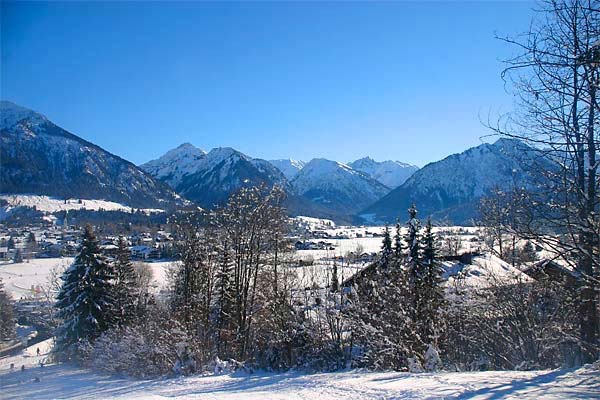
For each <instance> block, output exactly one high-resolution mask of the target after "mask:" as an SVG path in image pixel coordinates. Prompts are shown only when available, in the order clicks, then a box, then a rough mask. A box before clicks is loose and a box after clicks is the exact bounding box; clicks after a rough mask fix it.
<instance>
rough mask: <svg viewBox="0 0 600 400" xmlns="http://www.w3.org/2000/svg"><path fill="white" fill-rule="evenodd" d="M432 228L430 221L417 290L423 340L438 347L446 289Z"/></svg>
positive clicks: (424, 236)
mask: <svg viewBox="0 0 600 400" xmlns="http://www.w3.org/2000/svg"><path fill="white" fill-rule="evenodd" d="M432 228H433V227H432V225H431V219H428V220H427V225H426V226H425V233H424V234H423V261H422V264H423V274H422V277H421V282H420V284H419V285H418V286H417V288H418V290H419V291H420V293H419V294H418V296H419V298H420V310H419V311H420V324H419V325H420V328H421V329H420V330H421V338H422V339H423V340H424V341H425V342H426V343H428V344H432V345H434V346H437V339H438V337H439V335H440V332H441V331H442V329H443V326H442V324H443V318H442V308H443V306H444V289H443V287H442V269H441V268H440V264H439V262H438V261H437V260H436V255H437V247H436V238H435V234H434V233H433V229H432Z"/></svg>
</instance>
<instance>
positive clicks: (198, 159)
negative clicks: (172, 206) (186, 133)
mask: <svg viewBox="0 0 600 400" xmlns="http://www.w3.org/2000/svg"><path fill="white" fill-rule="evenodd" d="M141 167H142V168H143V169H145V170H146V171H147V172H148V173H150V174H152V175H153V176H154V177H156V178H159V179H163V180H164V181H165V182H167V183H169V184H170V185H171V187H173V188H174V189H175V190H177V191H178V192H179V193H181V194H182V195H184V196H185V197H186V198H188V199H190V200H193V201H196V202H197V203H198V204H200V205H201V206H202V207H205V208H211V207H213V206H215V205H219V204H222V203H224V202H225V201H226V200H227V198H228V197H229V195H230V194H231V193H233V192H235V191H236V190H238V189H240V188H241V187H244V186H248V187H249V186H257V185H260V184H264V185H266V186H273V185H275V184H278V185H281V186H282V187H284V188H288V183H287V180H286V179H285V176H284V175H283V174H282V173H281V171H279V170H278V169H277V168H276V167H274V166H273V165H272V164H271V163H269V162H268V161H265V160H261V159H256V158H251V157H249V156H247V155H245V154H243V153H241V152H239V151H237V150H235V149H232V148H230V147H218V148H215V149H212V150H211V151H210V152H208V153H204V152H202V150H200V149H197V148H194V147H193V146H191V145H188V144H184V145H181V146H179V147H178V148H176V149H173V150H171V151H169V152H167V153H166V154H165V155H164V156H162V157H161V158H159V159H158V160H153V161H149V162H147V163H145V164H143V165H141Z"/></svg>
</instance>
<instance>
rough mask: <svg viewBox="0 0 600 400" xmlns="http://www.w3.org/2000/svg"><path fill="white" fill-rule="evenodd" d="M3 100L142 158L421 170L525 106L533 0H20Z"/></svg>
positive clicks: (9, 27)
mask: <svg viewBox="0 0 600 400" xmlns="http://www.w3.org/2000/svg"><path fill="white" fill-rule="evenodd" d="M1 4H2V5H1V7H2V10H1V11H2V16H1V18H2V20H1V22H2V24H1V25H2V28H1V29H2V32H1V33H2V36H1V45H2V48H1V73H0V75H1V82H0V87H1V93H0V96H1V97H2V99H5V100H11V101H14V102H16V103H18V104H20V105H23V106H26V107H29V108H32V109H34V110H36V111H39V112H41V113H43V114H45V115H46V116H48V117H49V118H50V119H51V120H52V121H54V122H55V123H57V124H58V125H60V126H62V127H63V128H65V129H67V130H69V131H71V132H73V133H75V134H77V135H79V136H81V137H83V138H85V139H87V140H90V141H92V142H94V143H96V144H98V145H100V146H102V147H104V148H105V149H107V150H109V151H111V152H113V153H115V154H117V155H119V156H121V157H123V158H126V159H128V160H131V161H132V162H134V163H136V164H138V163H142V162H145V161H148V160H150V159H152V158H156V157H158V156H159V155H161V154H163V153H164V152H165V151H167V150H169V149H171V148H173V147H176V146H177V145H179V144H181V143H183V142H191V143H193V144H194V145H197V146H199V147H201V148H203V149H205V150H209V149H211V148H213V147H218V146H230V147H234V148H236V149H238V150H240V151H243V152H245V153H247V154H249V155H251V156H254V157H260V158H266V159H271V158H288V157H292V158H296V159H302V160H307V161H308V160H310V159H311V158H314V157H325V158H330V159H335V160H339V161H343V162H346V161H351V160H354V159H356V158H360V157H362V156H365V155H369V156H371V157H373V158H375V159H376V160H384V159H394V160H400V161H405V162H410V163H413V164H417V165H419V166H423V165H424V164H426V163H427V162H430V161H435V160H438V159H440V158H443V157H445V156H447V155H449V154H451V153H454V152H460V151H462V150H464V149H466V148H467V147H471V146H474V145H477V144H480V143H481V137H482V136H484V135H486V134H488V133H489V132H488V130H487V129H486V128H485V127H484V126H483V125H482V123H481V120H482V119H483V120H487V118H488V115H491V116H492V117H494V116H497V115H498V114H499V113H503V112H507V111H510V110H511V107H512V98H511V96H510V95H509V94H507V93H506V90H505V88H504V83H503V82H502V80H501V79H500V72H501V70H502V63H501V60H502V59H504V58H506V57H508V56H510V55H511V54H513V53H514V51H515V49H511V48H510V47H508V46H506V45H505V44H503V43H502V42H501V41H499V40H496V39H494V34H495V33H497V34H499V35H515V34H517V33H519V32H522V31H524V30H526V29H527V27H528V25H529V22H530V20H531V17H532V14H533V13H532V11H531V8H532V6H533V5H532V3H528V2H508V1H504V2H489V1H485V2H464V3H463V2H383V3H372V2H364V3H358V2H353V3H342V2H335V3H320V2H310V3H308V2H297V3H284V2H266V3H251V2H243V3H233V2H217V3H206V2H203V3H200V2H181V3H173V2H170V3H158V2H152V3H145V2H127V3H124V2H111V3H101V2H88V3H76V2H68V3H57V2H51V3H29V2H21V3H8V2H5V1H3V2H2V3H1Z"/></svg>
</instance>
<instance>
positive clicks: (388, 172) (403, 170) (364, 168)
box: [348, 157, 419, 189]
mask: <svg viewBox="0 0 600 400" xmlns="http://www.w3.org/2000/svg"><path fill="white" fill-rule="evenodd" d="M348 165H349V166H351V167H352V168H354V169H355V170H357V171H361V172H364V173H365V174H367V175H369V176H370V177H371V178H373V179H376V180H377V181H379V182H381V183H382V184H384V185H385V186H387V187H389V188H392V189H393V188H396V187H398V186H400V185H402V184H403V183H404V182H405V181H406V180H407V179H408V178H409V177H410V176H411V175H412V174H413V173H414V172H415V171H417V170H418V169H419V168H418V167H416V166H414V165H410V164H406V163H403V162H400V161H391V160H388V161H381V162H378V161H375V160H373V159H372V158H371V157H364V158H361V159H359V160H356V161H353V162H351V163H349V164H348Z"/></svg>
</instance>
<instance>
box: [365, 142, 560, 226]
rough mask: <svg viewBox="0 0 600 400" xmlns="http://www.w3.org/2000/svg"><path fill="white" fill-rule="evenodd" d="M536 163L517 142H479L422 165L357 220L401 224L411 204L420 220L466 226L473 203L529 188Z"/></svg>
mask: <svg viewBox="0 0 600 400" xmlns="http://www.w3.org/2000/svg"><path fill="white" fill-rule="evenodd" d="M537 161H538V160H536V156H535V151H534V150H533V149H532V148H531V147H529V146H527V145H526V144H524V143H523V142H520V141H518V140H514V139H499V140H498V141H497V142H495V143H493V144H488V143H484V144H482V145H479V146H477V147H473V148H470V149H468V150H466V151H464V152H462V153H460V154H453V155H451V156H449V157H446V158H445V159H443V160H441V161H437V162H433V163H430V164H428V165H426V166H425V167H423V168H421V169H420V170H418V171H417V172H415V173H414V174H413V175H412V176H411V177H410V178H409V179H408V180H407V181H406V182H405V183H404V184H402V185H401V186H400V187H398V188H396V189H394V190H393V191H391V192H390V193H389V194H387V195H386V196H385V197H383V198H382V199H381V200H379V201H377V202H376V203H375V204H373V205H371V206H369V207H368V208H366V209H365V210H363V211H362V212H361V213H360V215H361V216H362V217H363V218H364V219H365V220H367V221H369V222H392V221H395V220H396V218H400V219H405V218H406V210H407V209H408V208H409V207H410V206H411V204H412V203H415V204H416V206H417V209H418V210H419V215H420V216H421V217H422V218H425V217H427V216H430V215H431V216H433V217H434V218H435V219H438V220H442V219H446V220H447V221H451V222H454V223H457V224H467V223H469V222H470V221H471V220H472V219H473V218H474V217H476V216H477V210H478V204H479V199H481V197H483V196H485V195H487V194H489V193H490V192H491V191H492V190H493V189H494V188H500V189H503V190H510V189H511V188H513V187H533V186H534V185H535V180H536V179H538V178H539V177H536V176H535V171H536V169H537V168H536V165H535V164H536V162H537ZM540 162H541V161H540ZM545 168H550V167H548V166H546V167H545Z"/></svg>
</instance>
